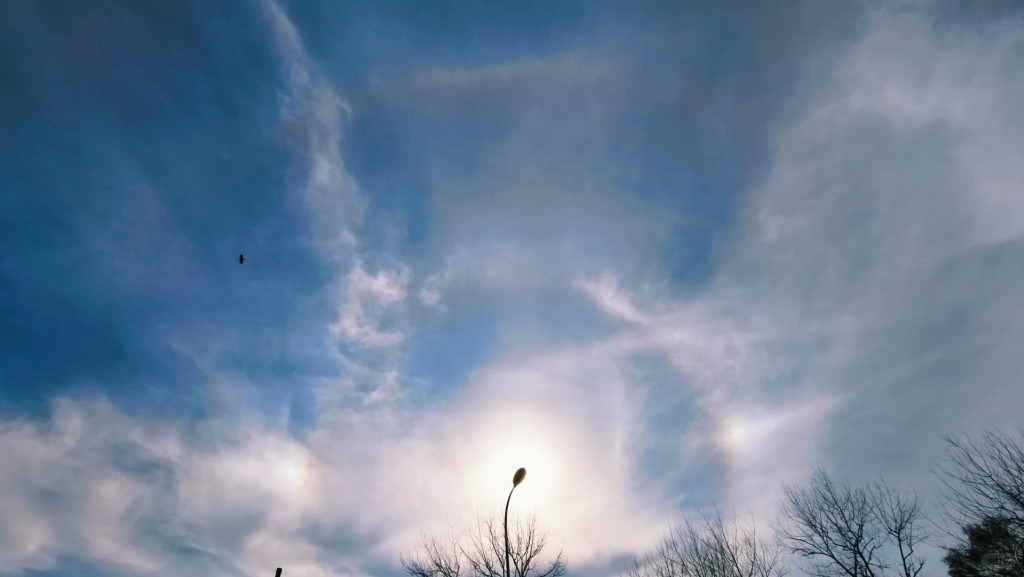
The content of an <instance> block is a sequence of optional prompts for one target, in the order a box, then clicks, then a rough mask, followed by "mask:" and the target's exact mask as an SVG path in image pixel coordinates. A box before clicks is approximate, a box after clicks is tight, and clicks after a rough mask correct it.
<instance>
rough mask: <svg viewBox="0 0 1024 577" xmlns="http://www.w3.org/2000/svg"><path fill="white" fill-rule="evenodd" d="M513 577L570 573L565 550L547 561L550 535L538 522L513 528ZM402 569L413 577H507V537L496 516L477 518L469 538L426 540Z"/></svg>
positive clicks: (516, 524) (519, 523) (558, 576)
mask: <svg viewBox="0 0 1024 577" xmlns="http://www.w3.org/2000/svg"><path fill="white" fill-rule="evenodd" d="M509 543H510V553H511V555H510V558H511V565H512V566H511V574H512V575H514V576H515V577H561V576H562V575H565V573H566V565H565V561H564V560H563V559H562V553H561V551H559V552H558V554H557V555H556V556H555V558H554V560H551V561H543V560H542V559H541V554H542V553H543V551H544V548H545V547H546V545H547V536H546V535H545V534H544V533H542V532H540V531H539V530H538V529H537V523H536V519H535V518H534V517H530V518H529V519H527V520H525V521H515V522H513V523H512V524H510V525H509ZM401 563H402V568H404V569H405V571H406V573H408V574H409V575H411V576H412V577H471V576H472V577H504V575H505V535H504V530H503V528H502V523H501V521H500V520H498V519H497V518H496V517H495V516H490V517H487V518H482V519H477V523H476V527H475V528H474V530H473V531H472V532H471V533H470V534H469V535H468V537H467V536H461V537H460V536H456V535H455V534H454V533H453V532H449V533H448V536H447V539H446V540H445V541H442V540H440V539H438V538H437V537H424V539H423V546H422V547H421V551H420V554H419V555H417V556H414V557H412V558H406V557H404V556H403V557H402V558H401Z"/></svg>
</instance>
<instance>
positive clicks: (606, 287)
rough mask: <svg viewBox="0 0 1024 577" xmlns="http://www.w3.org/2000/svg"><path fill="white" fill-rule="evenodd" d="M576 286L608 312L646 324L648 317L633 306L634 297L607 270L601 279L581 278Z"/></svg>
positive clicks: (630, 320) (626, 319)
mask: <svg viewBox="0 0 1024 577" xmlns="http://www.w3.org/2000/svg"><path fill="white" fill-rule="evenodd" d="M575 284H576V287H577V288H579V290H581V291H583V293H584V294H586V295H587V296H588V297H590V298H591V299H593V301H594V304H596V305H597V306H598V307H599V308H600V309H601V310H602V311H604V312H605V313H606V314H608V315H610V316H613V317H616V318H619V319H622V320H624V321H628V322H631V323H637V324H646V323H647V322H648V321H647V318H646V317H645V316H644V315H643V314H642V313H641V312H640V311H639V310H637V308H636V307H635V306H633V297H632V295H631V294H630V293H629V292H627V291H626V290H625V289H622V288H621V287H619V281H618V279H617V278H615V277H614V276H613V275H611V274H610V273H608V272H605V273H604V274H603V275H601V277H600V278H599V279H596V280H594V279H580V280H577V281H576V283H575Z"/></svg>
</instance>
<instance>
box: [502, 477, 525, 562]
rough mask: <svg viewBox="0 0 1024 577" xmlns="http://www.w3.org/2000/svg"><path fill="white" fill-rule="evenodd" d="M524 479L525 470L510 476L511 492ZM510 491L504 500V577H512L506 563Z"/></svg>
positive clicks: (507, 556)
mask: <svg viewBox="0 0 1024 577" xmlns="http://www.w3.org/2000/svg"><path fill="white" fill-rule="evenodd" d="M525 478H526V468H525V467H519V470H518V471H516V474H515V475H513V476H512V491H515V490H516V487H518V486H519V483H522V482H523V479H525ZM512 491H509V492H508V499H505V577H512V573H511V571H512V569H511V568H510V566H509V562H508V558H509V554H508V504H509V503H510V502H512Z"/></svg>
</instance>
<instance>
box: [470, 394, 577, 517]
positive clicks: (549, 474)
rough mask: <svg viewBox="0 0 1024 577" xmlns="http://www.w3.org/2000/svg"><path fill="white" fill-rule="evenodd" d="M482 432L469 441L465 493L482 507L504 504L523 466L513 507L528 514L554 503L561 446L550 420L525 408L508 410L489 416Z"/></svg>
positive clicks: (560, 463) (560, 460)
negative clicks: (525, 410)
mask: <svg viewBox="0 0 1024 577" xmlns="http://www.w3.org/2000/svg"><path fill="white" fill-rule="evenodd" d="M481 424H482V425H484V427H483V428H484V429H485V432H484V433H483V434H482V435H480V436H479V437H477V440H476V441H475V442H474V443H473V444H472V445H471V447H472V448H471V451H470V455H471V462H470V463H469V474H468V475H467V482H468V483H469V485H470V486H469V487H467V489H468V491H467V492H468V493H469V494H471V495H473V496H474V497H476V499H477V502H478V503H480V504H481V506H482V507H484V508H486V507H487V504H488V503H494V504H496V505H500V506H501V507H502V508H503V507H504V499H505V497H506V496H507V495H508V491H509V490H510V489H512V476H513V475H514V474H515V472H516V470H517V469H518V468H519V467H525V468H526V479H525V480H524V481H523V482H522V483H521V484H520V485H519V486H518V487H517V488H516V490H515V497H514V498H513V501H514V502H515V507H513V508H512V509H511V510H514V511H517V512H518V513H519V514H522V515H529V514H531V513H533V512H534V511H536V510H538V509H545V508H548V507H550V506H551V505H552V504H553V501H554V499H555V494H556V492H557V488H558V483H559V480H560V478H561V475H562V470H561V469H562V463H563V462H564V459H562V458H559V454H560V453H562V450H561V449H562V447H561V446H560V443H559V434H558V433H559V431H558V427H557V426H555V424H554V422H553V421H551V420H550V419H546V418H544V417H543V416H537V415H536V414H531V413H527V412H518V411H515V412H512V411H510V412H506V413H502V414H500V415H496V416H494V417H492V418H489V419H487V421H486V422H485V423H481Z"/></svg>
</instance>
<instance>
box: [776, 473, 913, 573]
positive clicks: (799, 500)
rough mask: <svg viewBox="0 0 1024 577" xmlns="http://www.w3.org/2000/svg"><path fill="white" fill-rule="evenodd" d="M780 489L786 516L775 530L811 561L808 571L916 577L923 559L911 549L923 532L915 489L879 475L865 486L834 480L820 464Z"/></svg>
mask: <svg viewBox="0 0 1024 577" xmlns="http://www.w3.org/2000/svg"><path fill="white" fill-rule="evenodd" d="M784 495H785V497H784V502H783V507H782V516H783V519H784V521H783V523H781V524H780V525H779V526H777V527H776V531H777V532H778V535H779V537H780V538H781V540H782V541H783V543H784V544H785V546H786V548H787V549H788V550H789V551H790V552H792V553H795V554H797V555H800V556H801V557H803V558H805V559H807V560H808V561H809V562H810V564H809V566H808V568H807V570H806V571H807V573H809V574H811V575H814V576H816V577H835V576H840V575H846V576H848V577H883V576H887V575H901V576H903V577H916V576H917V575H918V573H920V572H921V569H922V567H923V566H924V561H923V560H922V559H921V558H920V556H919V555H917V553H916V552H915V550H916V548H917V546H918V545H920V544H921V543H922V542H923V541H924V540H925V538H927V535H926V534H925V532H924V529H923V521H924V519H923V517H922V515H921V507H920V504H919V503H918V500H917V496H916V495H915V494H906V493H902V492H899V491H896V490H894V489H892V488H890V487H888V486H887V485H886V484H885V483H884V482H881V481H880V482H878V483H875V484H874V485H871V486H867V487H858V486H852V485H850V484H837V483H836V482H834V481H833V480H832V479H831V478H830V477H829V476H828V474H827V473H826V472H825V471H824V470H822V469H818V470H817V471H815V473H814V475H813V476H812V477H811V480H810V481H809V482H808V483H807V485H806V486H804V487H791V486H787V487H786V488H785V490H784ZM891 553H895V555H891ZM893 556H895V557H896V558H897V559H896V560H893V559H892V557H893Z"/></svg>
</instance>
